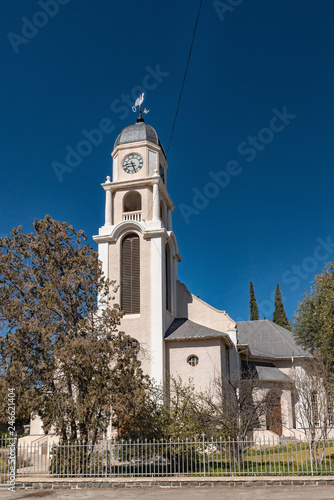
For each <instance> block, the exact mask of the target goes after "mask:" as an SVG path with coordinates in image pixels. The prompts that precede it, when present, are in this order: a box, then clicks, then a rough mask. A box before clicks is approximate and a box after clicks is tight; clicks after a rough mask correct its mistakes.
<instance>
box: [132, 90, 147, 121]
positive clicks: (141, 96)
mask: <svg viewBox="0 0 334 500" xmlns="http://www.w3.org/2000/svg"><path fill="white" fill-rule="evenodd" d="M143 100H144V92H143V93H142V94H140V96H139V97H138V99H136V102H135V105H134V106H132V110H133V111H136V110H137V106H139V116H138V118H137V123H142V122H143V121H144V118H143V117H142V114H141V105H142V102H143Z"/></svg>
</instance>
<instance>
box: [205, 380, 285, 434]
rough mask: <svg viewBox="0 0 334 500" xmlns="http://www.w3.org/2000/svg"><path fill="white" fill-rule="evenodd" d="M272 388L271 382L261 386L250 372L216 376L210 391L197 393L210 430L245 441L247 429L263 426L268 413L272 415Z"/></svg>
mask: <svg viewBox="0 0 334 500" xmlns="http://www.w3.org/2000/svg"><path fill="white" fill-rule="evenodd" d="M273 389H274V386H273V385H272V384H271V386H270V387H269V386H268V385H266V386H264V384H263V382H262V381H260V380H259V379H258V378H257V376H256V374H255V373H253V372H250V373H248V375H247V376H246V377H245V374H241V375H237V376H234V377H231V378H228V377H226V376H223V377H217V378H216V379H215V380H214V382H213V384H212V386H211V390H210V391H208V392H206V393H201V394H200V400H201V402H202V405H203V407H202V413H206V414H207V422H208V428H209V429H210V430H211V433H212V434H215V435H217V434H220V435H223V436H225V437H228V438H231V439H232V440H238V441H246V440H247V438H248V437H249V434H250V432H251V431H253V430H254V429H258V428H260V427H262V426H263V425H264V423H265V422H266V420H267V419H268V415H269V416H270V418H271V419H272V420H273V419H274V418H275V413H274V412H272V409H273V407H274V405H275V404H276V403H277V395H276V392H275V390H273ZM275 423H276V422H275ZM278 424H279V423H278V422H277V425H278Z"/></svg>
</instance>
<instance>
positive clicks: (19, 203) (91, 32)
mask: <svg viewBox="0 0 334 500" xmlns="http://www.w3.org/2000/svg"><path fill="white" fill-rule="evenodd" d="M42 5H43V7H42ZM197 8H198V2H197V1H195V0H183V1H182V2H180V1H176V0H170V1H168V2H157V1H156V0H143V1H142V2H140V3H138V2H135V1H133V0H128V1H127V2H123V1H120V0H119V1H116V0H115V1H112V2H110V1H107V0H95V1H94V2H93V1H88V0H81V1H79V0H57V3H56V4H55V0H52V1H51V0H50V2H47V1H46V0H40V2H37V1H33V0H29V1H27V0H15V2H5V3H4V4H3V5H2V16H1V18H0V33H1V60H2V71H1V75H0V88H1V94H0V100H1V118H2V119H1V122H0V127H1V128H0V141H1V149H0V161H1V184H0V213H1V218H0V235H1V236H3V235H6V234H9V233H10V231H11V230H12V228H13V227H15V226H18V225H20V224H21V225H22V226H23V228H24V230H25V231H27V232H28V231H30V230H31V227H32V222H33V220H34V218H37V219H39V218H42V217H44V216H45V214H50V215H51V216H52V217H53V218H55V219H58V220H65V221H67V222H69V223H71V224H73V225H74V227H75V228H76V229H84V230H85V232H86V234H87V236H88V238H89V241H90V243H91V244H92V245H93V246H95V244H94V242H93V241H92V239H91V237H92V235H94V234H97V231H98V227H99V226H101V225H102V224H103V218H104V191H103V190H102V188H101V186H100V183H101V182H103V181H104V180H105V177H106V175H109V174H110V173H111V159H110V153H111V151H112V148H113V143H114V140H115V138H116V136H117V135H118V133H119V132H120V130H121V129H122V128H123V127H125V126H126V125H128V124H130V123H133V122H134V121H135V115H134V114H133V113H132V111H131V110H130V109H129V107H128V105H127V104H126V103H124V102H123V103H122V102H118V101H122V100H127V97H126V95H130V96H131V95H132V96H133V95H136V94H138V93H139V92H140V87H141V86H143V85H145V84H146V83H147V82H149V87H150V90H148V91H147V96H146V100H145V106H146V107H147V109H149V110H150V112H149V113H148V114H147V116H146V122H147V123H149V124H151V125H152V126H154V127H155V129H156V130H157V132H158V134H159V137H160V140H161V142H162V144H163V145H164V146H165V148H166V147H167V145H168V141H169V137H170V133H171V128H172V124H173V119H174V113H175V109H176V104H177V99H178V96H179V91H180V86H181V82H182V78H183V73H184V69H185V63H186V59H187V56H188V51H189V46H190V41H191V36H192V32H193V27H194V22H195V19H196V15H197ZM43 9H44V10H43ZM41 12H44V14H41ZM333 15H334V3H333V2H329V1H327V0H326V1H325V0H319V1H318V2H317V3H315V2H314V1H309V0H295V1H294V2H291V1H288V0H272V1H271V2H264V1H263V0H261V1H260V0H252V1H251V2H250V1H247V0H240V1H237V0H233V1H232V0H226V1H221V2H213V1H211V0H210V1H208V0H204V1H203V7H202V12H201V16H200V20H199V24H198V30H197V35H196V39H195V44H194V48H193V54H192V58H191V62H190V66H189V71H188V76H187V81H186V84H185V88H184V94H183V99H182V102H181V107H180V111H179V115H178V120H177V123H176V127H175V131H174V136H173V139H172V143H171V147H170V150H169V153H168V163H169V170H168V189H169V192H170V194H171V197H172V199H173V202H174V204H175V206H176V210H175V212H174V215H173V225H174V226H173V227H174V231H175V233H176V237H177V240H178V244H179V250H180V253H181V255H182V257H183V261H182V262H181V263H180V264H179V278H180V280H181V281H183V282H185V283H186V284H187V286H188V288H189V289H190V290H191V292H192V293H194V294H195V295H199V296H200V297H201V298H202V299H203V300H205V301H207V302H209V303H210V304H212V305H213V306H215V307H217V308H219V309H224V310H226V311H227V312H228V313H229V314H230V316H231V317H232V318H234V319H235V320H242V319H244V320H246V319H248V318H249V280H252V281H253V284H254V288H255V294H256V298H257V301H258V305H259V309H260V312H261V317H262V316H264V315H265V316H266V317H267V318H269V319H271V318H272V311H273V301H272V299H273V297H272V294H273V292H274V290H275V287H276V283H277V282H279V283H280V287H281V291H282V295H283V297H284V305H285V308H286V311H287V314H288V316H289V318H290V319H291V318H292V316H293V313H294V311H295V309H296V306H297V303H298V301H299V300H300V299H301V296H302V293H303V289H304V288H306V289H309V283H310V281H311V280H312V279H313V276H314V275H315V274H317V273H320V272H321V271H322V268H323V265H324V262H328V261H332V260H334V248H333V243H332V242H333V241H334V218H333V213H334V201H333V194H332V192H333V183H334V174H333V155H334V153H333V111H334V109H333V108H334V98H333V90H332V89H333V74H334V68H333V65H334V62H333V49H334V42H333V32H332V25H333ZM36 25H37V26H36ZM148 75H151V78H149V76H148ZM152 75H153V76H152ZM154 75H155V76H154ZM145 82H146V83H145ZM155 83H156V85H155ZM131 99H132V97H131ZM120 106H123V108H120ZM124 106H125V107H124ZM282 115H283V118H280V117H282ZM275 117H276V118H275ZM105 119H108V120H109V121H107V122H106V121H105ZM101 122H102V123H103V124H104V125H106V123H107V124H108V127H106V129H105V130H106V132H104V133H103V134H102V139H101V137H99V138H95V142H96V143H99V144H96V145H92V147H91V151H85V155H81V156H80V158H79V160H78V159H77V160H76V163H77V166H76V167H73V168H72V167H71V168H70V169H68V170H69V171H67V172H64V173H63V174H62V175H61V178H62V182H59V178H57V176H56V174H55V171H54V168H53V165H54V162H58V163H62V164H63V165H64V164H66V163H65V157H66V154H67V151H68V150H66V147H68V148H70V149H69V150H72V149H74V150H76V149H77V147H78V145H79V143H80V141H82V140H85V139H86V138H85V133H89V132H90V131H91V130H92V129H96V128H97V127H99V126H100V125H101ZM107 130H108V131H107ZM83 131H86V132H83ZM100 139H101V140H100ZM71 148H72V149H71ZM58 177H59V176H58ZM217 179H220V184H219V183H217ZM210 183H211V184H210ZM199 193H200V194H199ZM194 197H195V199H194ZM189 210H190V211H189Z"/></svg>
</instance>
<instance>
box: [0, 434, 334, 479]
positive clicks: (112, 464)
mask: <svg viewBox="0 0 334 500" xmlns="http://www.w3.org/2000/svg"><path fill="white" fill-rule="evenodd" d="M11 443H12V440H9V439H8V440H6V439H3V440H0V483H2V484H4V483H5V482H6V481H8V478H9V470H10V468H9V463H10V450H11V448H10V446H11ZM16 453H17V454H16V468H15V470H16V477H17V478H19V477H20V478H22V477H32V476H35V477H41V476H44V477H45V476H47V477H134V476H137V477H138V476H141V477H143V476H261V475H266V476H268V475H269V476H270V475H272V476H274V475H291V474H295V475H303V474H307V475H321V474H326V475H330V474H334V440H332V439H331V440H329V439H328V440H325V441H316V442H313V443H311V442H310V441H302V440H300V441H299V440H288V441H282V442H280V443H277V440H276V442H275V441H269V440H262V441H232V440H227V441H226V440H223V439H207V438H202V439H198V440H197V439H194V440H185V441H181V440H169V441H153V442H148V441H118V440H104V441H99V442H97V443H96V444H94V445H92V444H82V443H80V442H75V443H68V442H66V443H59V444H48V442H47V441H46V440H45V441H44V442H37V443H31V444H20V443H19V444H18V445H17V451H16Z"/></svg>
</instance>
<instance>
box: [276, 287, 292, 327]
mask: <svg viewBox="0 0 334 500" xmlns="http://www.w3.org/2000/svg"><path fill="white" fill-rule="evenodd" d="M273 322H274V323H276V325H280V326H283V328H286V329H287V330H290V328H291V327H290V323H289V320H288V318H287V316H286V313H285V310H284V306H283V300H282V296H281V290H280V289H279V284H278V283H277V287H276V295H275V311H274V314H273Z"/></svg>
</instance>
